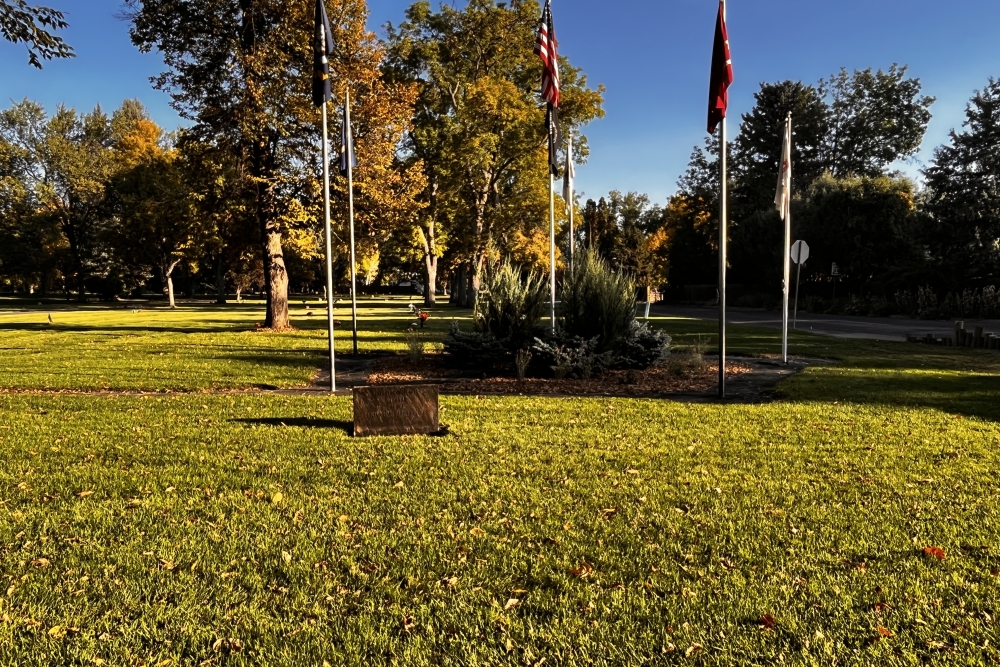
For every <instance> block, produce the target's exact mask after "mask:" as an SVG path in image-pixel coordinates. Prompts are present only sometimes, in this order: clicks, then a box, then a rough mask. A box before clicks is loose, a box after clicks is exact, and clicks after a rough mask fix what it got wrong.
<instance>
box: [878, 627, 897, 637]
mask: <svg viewBox="0 0 1000 667" xmlns="http://www.w3.org/2000/svg"><path fill="white" fill-rule="evenodd" d="M878 633H879V634H880V635H882V636H883V637H895V635H894V634H893V633H892V630H890V629H888V628H883V627H882V626H881V625H880V626H878Z"/></svg>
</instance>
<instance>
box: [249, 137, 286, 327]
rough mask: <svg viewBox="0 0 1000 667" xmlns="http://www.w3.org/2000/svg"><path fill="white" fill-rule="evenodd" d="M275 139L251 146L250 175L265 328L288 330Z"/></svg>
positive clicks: (264, 140)
mask: <svg viewBox="0 0 1000 667" xmlns="http://www.w3.org/2000/svg"><path fill="white" fill-rule="evenodd" d="M275 143H276V139H273V138H267V139H262V140H260V142H259V143H258V144H256V145H255V146H254V151H253V165H252V166H253V172H254V173H253V175H254V177H255V180H256V183H257V222H258V224H259V225H260V239H261V244H262V249H263V251H264V252H263V257H264V294H265V295H266V296H267V313H266V315H265V318H264V327H265V328H267V329H273V330H275V331H282V330H284V329H288V328H290V327H291V325H290V324H289V321H288V272H287V271H286V270H285V256H284V253H283V252H282V250H281V228H280V227H279V225H278V220H277V218H278V215H277V211H276V205H275V193H274V184H273V182H274V180H275V172H276V167H275V164H274V162H275V158H274V144H275Z"/></svg>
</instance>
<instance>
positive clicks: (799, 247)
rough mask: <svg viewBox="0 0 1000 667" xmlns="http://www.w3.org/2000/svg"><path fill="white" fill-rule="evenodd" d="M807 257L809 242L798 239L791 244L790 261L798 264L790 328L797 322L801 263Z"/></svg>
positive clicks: (794, 326)
mask: <svg viewBox="0 0 1000 667" xmlns="http://www.w3.org/2000/svg"><path fill="white" fill-rule="evenodd" d="M808 259H809V244H808V243H806V242H805V241H802V240H799V241H796V242H795V243H793V244H792V261H793V262H795V263H796V264H798V269H796V273H795V314H794V317H793V318H792V328H793V329H796V328H798V324H799V284H800V283H801V282H802V265H803V264H805V263H806V260H808Z"/></svg>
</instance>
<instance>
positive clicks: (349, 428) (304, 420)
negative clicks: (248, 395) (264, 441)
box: [229, 417, 354, 435]
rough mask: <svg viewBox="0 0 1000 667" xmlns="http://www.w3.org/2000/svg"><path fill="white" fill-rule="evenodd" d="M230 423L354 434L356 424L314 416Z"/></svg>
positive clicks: (239, 420) (268, 418) (266, 418)
mask: <svg viewBox="0 0 1000 667" xmlns="http://www.w3.org/2000/svg"><path fill="white" fill-rule="evenodd" d="M229 421H230V423H234V424H248V425H251V426H274V427H277V428H281V427H285V428H312V429H324V430H332V431H341V432H343V433H345V434H347V435H353V434H354V424H353V423H352V422H346V421H342V420H339V419H317V418H314V417H259V418H257V419H230V420H229Z"/></svg>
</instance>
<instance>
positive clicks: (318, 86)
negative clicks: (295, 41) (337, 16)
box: [313, 0, 333, 107]
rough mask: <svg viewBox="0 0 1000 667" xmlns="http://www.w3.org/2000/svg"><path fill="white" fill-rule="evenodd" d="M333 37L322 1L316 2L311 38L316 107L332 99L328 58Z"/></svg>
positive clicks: (314, 101) (331, 49) (331, 50)
mask: <svg viewBox="0 0 1000 667" xmlns="http://www.w3.org/2000/svg"><path fill="white" fill-rule="evenodd" d="M332 55H333V35H332V34H331V33H330V19H329V18H327V15H326V7H325V6H324V5H323V0H316V32H315V35H314V38H313V58H314V59H313V104H315V105H316V106H318V107H321V106H323V105H324V104H325V103H326V102H329V101H330V100H332V99H333V94H332V92H331V91H330V56H332Z"/></svg>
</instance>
